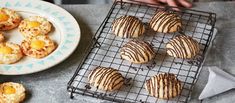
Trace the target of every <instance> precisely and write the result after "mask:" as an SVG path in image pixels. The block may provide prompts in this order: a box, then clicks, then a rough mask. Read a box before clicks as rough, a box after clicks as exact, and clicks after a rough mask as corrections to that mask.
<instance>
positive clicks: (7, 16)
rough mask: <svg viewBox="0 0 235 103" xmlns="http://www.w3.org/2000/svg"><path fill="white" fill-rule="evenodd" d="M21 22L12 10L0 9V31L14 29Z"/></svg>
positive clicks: (19, 17)
mask: <svg viewBox="0 0 235 103" xmlns="http://www.w3.org/2000/svg"><path fill="white" fill-rule="evenodd" d="M21 20H22V19H21V16H20V15H19V14H18V13H16V12H15V11H14V10H11V9H8V8H0V30H4V31H5V30H11V29H14V28H16V27H17V26H18V25H19V24H20V22H21Z"/></svg>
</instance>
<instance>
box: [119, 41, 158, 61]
mask: <svg viewBox="0 0 235 103" xmlns="http://www.w3.org/2000/svg"><path fill="white" fill-rule="evenodd" d="M120 56H121V58H122V59H125V60H128V61H130V62H132V63H137V64H139V63H146V62H148V61H150V60H151V59H153V58H154V56H155V53H154V50H153V48H152V46H151V45H150V44H149V43H148V42H145V41H141V40H131V41H129V42H127V43H126V44H125V45H123V47H122V48H121V50H120Z"/></svg>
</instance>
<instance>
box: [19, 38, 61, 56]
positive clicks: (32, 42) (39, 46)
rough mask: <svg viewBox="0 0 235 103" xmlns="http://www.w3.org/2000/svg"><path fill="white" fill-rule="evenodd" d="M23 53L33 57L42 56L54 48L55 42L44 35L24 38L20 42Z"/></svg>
mask: <svg viewBox="0 0 235 103" xmlns="http://www.w3.org/2000/svg"><path fill="white" fill-rule="evenodd" d="M21 47H22V50H23V53H24V54H25V55H27V56H30V57H33V58H43V57H46V56H47V55H49V54H50V53H52V52H53V51H54V50H55V49H56V47H57V46H56V44H55V42H54V41H53V40H51V39H50V38H49V37H48V36H46V35H38V36H35V37H32V38H30V39H25V40H23V41H22V43H21Z"/></svg>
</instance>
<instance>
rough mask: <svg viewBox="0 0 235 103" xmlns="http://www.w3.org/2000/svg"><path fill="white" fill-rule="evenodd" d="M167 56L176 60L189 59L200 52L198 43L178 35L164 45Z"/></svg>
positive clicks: (188, 37)
mask: <svg viewBox="0 0 235 103" xmlns="http://www.w3.org/2000/svg"><path fill="white" fill-rule="evenodd" d="M166 50H167V54H168V55H170V56H173V57H176V58H183V59H189V58H193V57H195V56H196V55H197V54H198V53H199V52H200V47H199V43H198V42H197V41H196V40H194V39H193V38H192V37H190V36H186V35H180V36H177V37H175V38H174V39H173V40H171V41H169V42H168V43H167V44H166Z"/></svg>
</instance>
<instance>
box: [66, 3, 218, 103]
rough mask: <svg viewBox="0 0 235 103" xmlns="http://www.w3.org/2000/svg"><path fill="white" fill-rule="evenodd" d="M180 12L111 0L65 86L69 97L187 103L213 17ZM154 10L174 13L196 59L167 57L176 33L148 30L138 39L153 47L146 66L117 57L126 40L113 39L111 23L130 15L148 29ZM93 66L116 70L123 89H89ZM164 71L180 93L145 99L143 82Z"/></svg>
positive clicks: (195, 12)
mask: <svg viewBox="0 0 235 103" xmlns="http://www.w3.org/2000/svg"><path fill="white" fill-rule="evenodd" d="M180 9H181V11H174V10H173V7H167V6H164V7H162V6H156V5H154V6H153V5H148V4H143V3H138V4H137V3H129V2H122V1H115V2H114V4H113V6H112V7H111V9H110V11H109V13H108V15H107V17H106V18H105V20H104V21H103V23H102V24H101V26H100V27H99V29H98V30H97V32H96V34H95V35H94V37H93V41H92V42H91V43H90V45H89V48H88V49H87V50H86V51H85V52H86V55H84V59H83V60H82V62H81V64H80V65H79V66H78V68H77V70H76V72H75V74H74V75H73V77H72V78H71V80H70V81H69V83H68V91H69V92H71V98H73V97H74V93H76V94H81V95H86V96H91V97H95V98H99V99H105V100H109V101H114V102H125V103H126V102H131V103H132V102H144V103H145V102H147V103H149V102H151V103H152V102H187V101H188V100H189V98H190V95H191V92H192V89H193V86H194V84H195V83H196V81H197V77H198V75H199V73H200V70H201V66H202V63H203V61H204V57H205V54H206V51H207V49H208V47H209V44H210V42H211V40H212V36H213V29H214V25H215V21H216V15H215V14H214V13H209V12H202V11H197V10H190V9H183V8H180ZM156 11H167V12H174V13H177V14H178V15H179V16H180V17H181V19H182V24H183V31H181V33H184V34H186V35H189V36H192V37H193V38H194V39H195V40H197V41H198V42H199V43H200V46H201V47H200V49H201V52H200V54H199V55H198V56H197V58H194V59H191V60H188V59H178V58H174V57H170V56H168V55H167V53H166V50H165V45H166V43H167V42H168V41H169V40H171V39H172V38H174V36H176V35H179V34H180V33H156V32H153V31H152V30H151V29H149V28H147V32H146V33H145V36H142V37H140V38H138V39H141V40H144V41H147V42H149V43H151V44H152V45H153V48H154V49H155V51H156V56H155V59H154V60H153V61H151V62H149V63H147V64H133V63H130V62H128V61H126V60H122V59H121V58H120V55H119V49H120V48H121V47H122V45H123V44H125V43H126V42H127V41H129V39H124V38H120V37H117V36H115V35H114V34H113V33H112V31H111V25H112V22H113V20H114V19H116V18H118V17H120V16H123V15H132V16H135V17H138V18H139V19H140V20H141V21H142V22H144V23H145V24H146V27H148V22H149V20H150V19H151V17H152V16H153V15H154V14H155V12H156ZM97 66H104V67H113V68H116V69H118V70H119V72H120V73H122V75H123V76H124V77H125V78H126V81H125V86H124V87H123V88H121V89H120V90H118V91H115V92H107V91H100V90H98V89H97V88H95V87H92V86H90V85H89V84H88V78H87V77H88V74H89V73H90V72H91V70H93V69H94V68H95V67H97ZM164 72H167V73H174V74H175V75H176V76H177V78H178V79H179V80H180V81H182V86H183V90H182V93H181V94H180V95H179V96H178V97H176V98H173V99H169V100H162V99H158V98H155V97H152V96H149V95H148V93H147V92H146V90H145V88H144V87H143V86H144V83H145V81H146V80H147V79H149V78H150V77H151V76H153V75H156V74H158V73H164Z"/></svg>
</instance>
